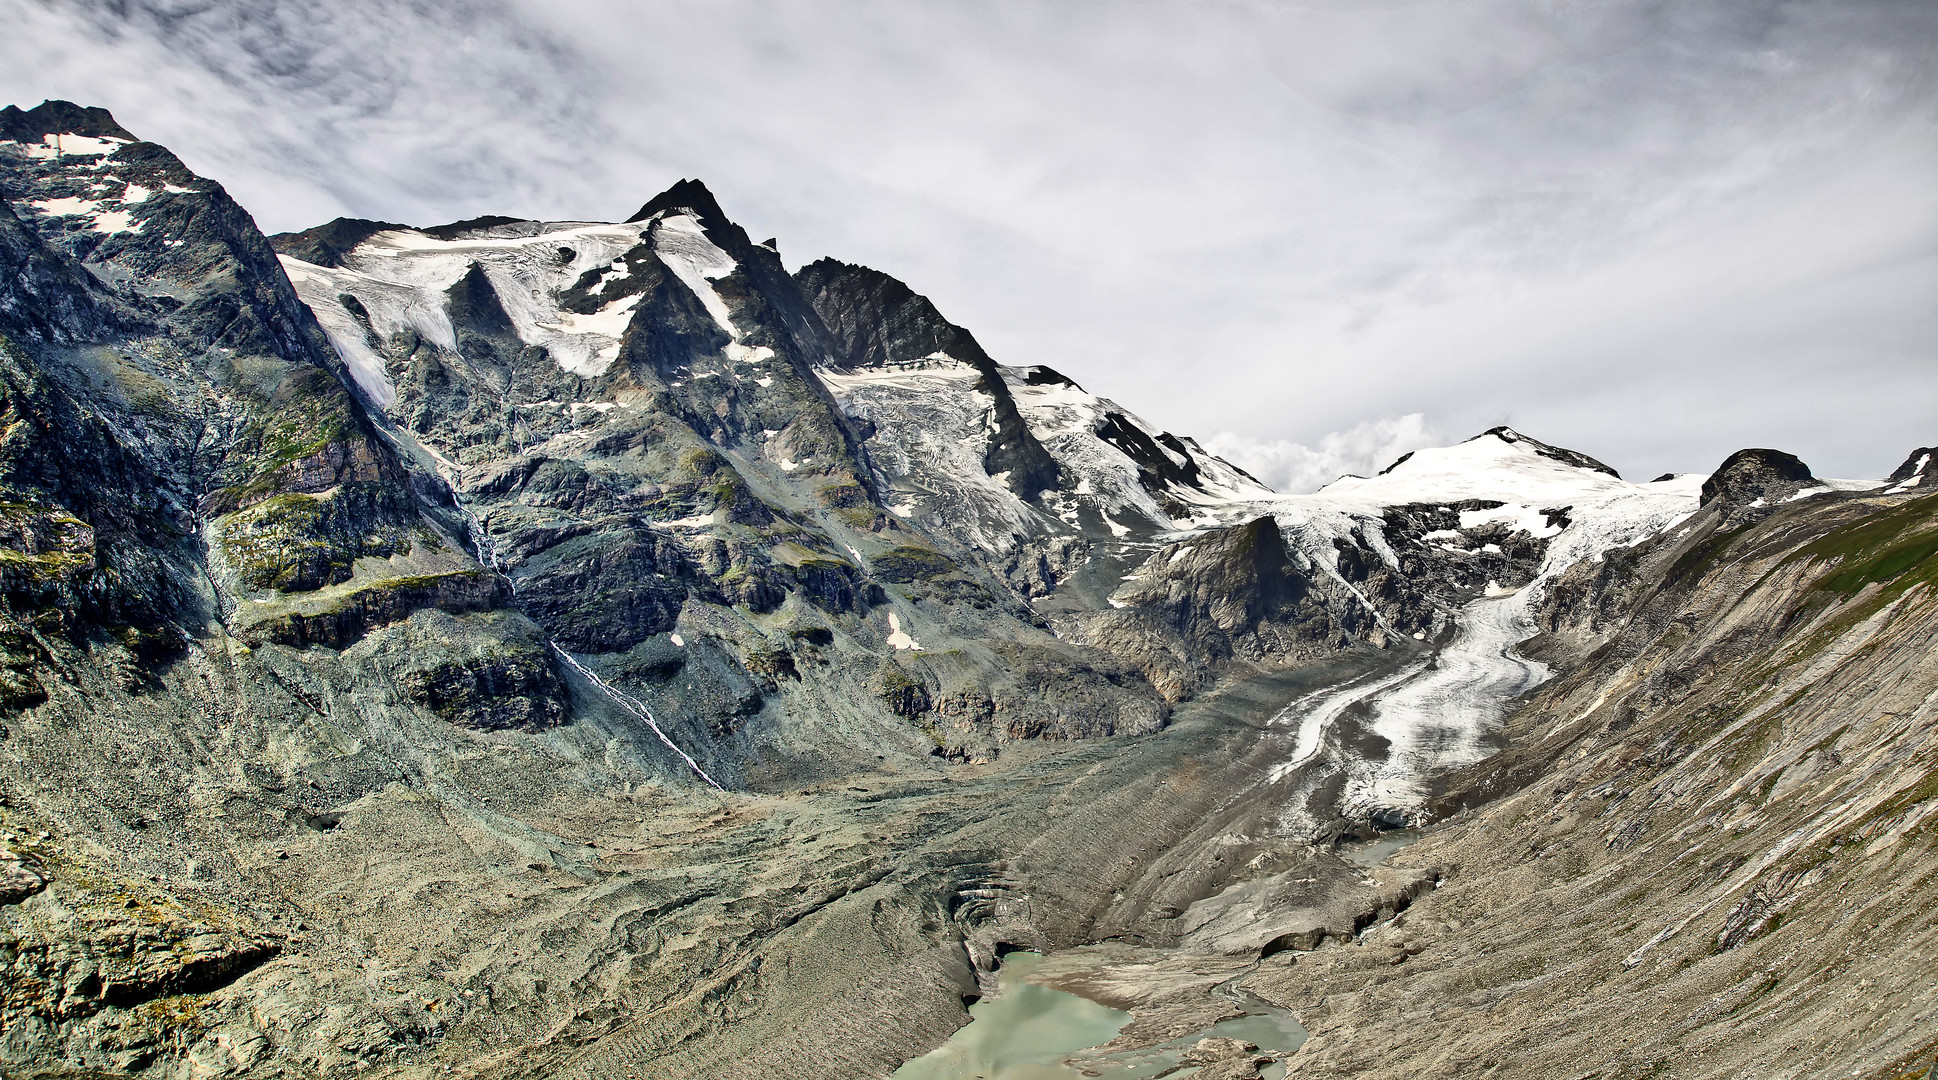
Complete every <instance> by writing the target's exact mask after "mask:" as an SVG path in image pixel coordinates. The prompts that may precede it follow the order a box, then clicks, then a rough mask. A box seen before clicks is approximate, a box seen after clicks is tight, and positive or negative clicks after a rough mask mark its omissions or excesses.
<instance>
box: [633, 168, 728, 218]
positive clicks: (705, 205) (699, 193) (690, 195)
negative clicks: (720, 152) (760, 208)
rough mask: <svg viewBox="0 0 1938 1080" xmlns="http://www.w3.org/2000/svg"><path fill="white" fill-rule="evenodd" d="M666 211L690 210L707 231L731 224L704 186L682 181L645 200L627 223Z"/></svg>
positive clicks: (717, 202) (692, 181)
mask: <svg viewBox="0 0 1938 1080" xmlns="http://www.w3.org/2000/svg"><path fill="white" fill-rule="evenodd" d="M667 210H691V211H693V212H694V213H695V214H697V215H699V218H700V223H701V224H702V225H705V226H706V227H707V228H709V229H717V228H725V227H727V226H730V225H732V224H733V221H732V219H731V218H729V217H727V212H726V211H725V210H722V209H721V208H720V201H719V200H718V199H716V198H714V197H713V192H711V191H709V190H707V186H706V184H704V183H702V182H700V181H698V180H686V179H682V180H679V181H678V182H676V183H674V185H673V186H672V187H670V188H667V189H666V190H665V191H662V192H660V193H659V194H658V195H655V196H653V197H652V198H650V199H648V200H646V205H644V206H642V207H640V208H639V210H638V212H636V213H634V214H633V216H631V217H629V218H627V219H626V220H627V221H628V222H633V221H645V220H646V219H647V218H650V217H652V216H653V215H654V214H658V213H662V212H664V211H667Z"/></svg>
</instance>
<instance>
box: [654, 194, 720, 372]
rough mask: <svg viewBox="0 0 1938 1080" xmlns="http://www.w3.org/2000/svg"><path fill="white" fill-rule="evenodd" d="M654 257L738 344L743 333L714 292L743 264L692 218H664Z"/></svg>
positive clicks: (698, 221)
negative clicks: (719, 281) (717, 283)
mask: <svg viewBox="0 0 1938 1080" xmlns="http://www.w3.org/2000/svg"><path fill="white" fill-rule="evenodd" d="M653 254H655V255H657V256H659V261H660V262H662V263H665V264H666V268H667V269H668V270H671V271H673V276H674V277H676V278H679V279H680V283H681V284H683V285H685V286H686V287H687V288H688V289H691V290H692V291H693V295H694V296H696V297H698V298H699V300H700V304H701V306H702V307H705V308H706V309H707V314H708V315H711V316H713V321H714V322H716V323H718V324H720V329H722V330H725V331H726V332H727V336H728V337H730V338H732V339H734V341H736V342H738V341H739V340H740V330H739V329H738V328H736V327H735V326H734V324H733V317H732V316H731V315H730V314H729V313H728V311H727V302H726V301H725V300H722V299H721V298H720V294H719V293H718V292H715V291H714V288H713V281H714V279H715V278H723V277H726V276H727V275H728V274H731V273H733V272H734V270H735V269H736V268H738V266H739V264H738V263H736V262H734V261H733V256H731V255H729V254H727V253H726V252H725V251H722V250H721V249H720V248H719V247H718V246H716V245H715V244H714V242H713V241H712V240H709V239H707V234H706V228H705V227H704V226H702V225H701V224H700V219H699V218H696V217H694V216H693V215H691V214H670V215H668V216H666V217H663V218H660V219H659V222H658V228H656V229H654V230H653Z"/></svg>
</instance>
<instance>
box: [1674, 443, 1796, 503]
mask: <svg viewBox="0 0 1938 1080" xmlns="http://www.w3.org/2000/svg"><path fill="white" fill-rule="evenodd" d="M1816 482H1817V479H1816V477H1814V476H1812V475H1810V466H1808V465H1805V464H1804V463H1803V462H1802V461H1799V460H1798V459H1797V457H1796V455H1794V454H1786V453H1784V452H1783V451H1781V450H1768V449H1761V448H1752V449H1749V450H1738V451H1737V452H1735V453H1734V454H1731V455H1730V456H1729V457H1728V458H1725V459H1724V461H1723V463H1722V465H1720V466H1718V467H1717V469H1716V471H1715V473H1713V474H1712V475H1711V476H1710V477H1709V479H1707V480H1705V481H1703V485H1702V505H1704V506H1708V505H1709V504H1711V503H1713V502H1717V501H1719V500H1720V501H1721V502H1722V503H1723V505H1725V506H1729V507H1747V506H1750V505H1753V504H1756V503H1759V502H1760V503H1761V504H1763V505H1766V506H1767V505H1775V504H1777V503H1780V502H1783V501H1785V500H1787V499H1789V498H1790V497H1791V496H1793V495H1795V494H1796V493H1797V492H1799V491H1801V490H1802V489H1804V488H1806V487H1810V486H1812V485H1813V484H1815V483H1816Z"/></svg>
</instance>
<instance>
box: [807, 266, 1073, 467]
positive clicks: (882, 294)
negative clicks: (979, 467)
mask: <svg viewBox="0 0 1938 1080" xmlns="http://www.w3.org/2000/svg"><path fill="white" fill-rule="evenodd" d="M794 277H795V281H796V282H798V283H799V285H800V287H801V291H802V292H803V293H804V294H805V295H806V297H807V299H808V302H809V303H810V304H812V305H813V307H814V311H815V314H817V315H819V316H820V317H821V321H822V322H823V323H824V324H826V326H827V327H828V333H829V337H830V340H831V343H832V345H833V346H834V354H833V358H832V359H833V364H832V366H834V367H837V368H847V369H852V368H882V367H892V366H895V365H898V364H911V363H917V362H919V361H921V360H923V359H925V358H927V357H931V356H934V355H936V354H938V353H939V354H942V355H946V356H949V357H952V358H954V359H957V360H960V361H963V362H965V363H968V364H970V365H971V366H973V367H975V369H976V370H977V371H978V372H980V373H981V375H982V378H981V379H979V380H978V381H977V382H976V384H975V388H976V389H977V390H979V391H981V392H982V393H985V394H988V395H989V397H990V400H991V402H992V408H993V413H992V420H993V422H994V425H995V430H994V432H993V433H992V434H991V437H990V439H989V445H988V449H987V450H986V451H985V452H984V455H983V470H984V471H985V472H987V473H988V474H989V475H991V476H995V475H997V474H1007V475H1008V483H1009V485H1010V487H1011V489H1012V490H1015V491H1017V492H1019V493H1021V494H1022V495H1023V497H1024V498H1025V499H1026V500H1034V499H1036V498H1037V497H1038V494H1039V493H1040V492H1042V491H1044V490H1046V489H1054V488H1055V487H1056V486H1057V479H1058V472H1059V470H1058V466H1057V463H1056V459H1055V458H1052V457H1051V456H1050V454H1049V452H1048V451H1046V450H1045V449H1044V448H1043V445H1042V444H1041V443H1039V442H1038V441H1037V440H1036V436H1035V435H1033V434H1031V433H1030V430H1029V426H1028V425H1027V424H1025V423H1024V422H1023V417H1022V415H1021V414H1020V413H1019V412H1018V411H1017V408H1016V400H1015V398H1014V397H1013V396H1012V395H1011V394H1010V392H1009V388H1008V387H1007V386H1005V385H1004V383H1003V378H1002V375H1001V374H1000V373H999V372H998V371H997V368H996V363H995V361H993V360H991V359H990V358H989V354H988V353H986V352H984V351H983V347H982V346H981V345H980V344H978V343H977V341H976V339H975V337H974V335H972V334H970V333H969V331H967V330H964V329H963V328H961V327H959V326H957V325H955V324H954V323H951V322H949V321H948V320H946V319H944V318H943V317H942V313H941V312H939V311H937V310H936V309H935V305H934V304H933V303H931V302H929V300H928V298H927V297H924V296H918V295H916V294H915V293H914V292H913V291H911V290H910V289H909V287H908V286H907V285H904V284H902V283H901V282H900V281H897V280H895V279H894V278H892V277H889V276H888V275H887V274H884V273H882V272H880V271H879V270H870V269H868V268H867V267H865V266H852V265H850V264H847V263H843V262H839V261H837V260H834V259H821V260H818V261H816V262H812V263H809V264H808V265H807V266H804V267H802V268H801V269H800V271H799V272H798V273H797V274H795V276H794Z"/></svg>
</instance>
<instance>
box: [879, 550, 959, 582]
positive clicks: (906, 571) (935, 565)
mask: <svg viewBox="0 0 1938 1080" xmlns="http://www.w3.org/2000/svg"><path fill="white" fill-rule="evenodd" d="M873 569H874V573H875V576H876V577H877V578H880V579H881V580H883V581H888V582H894V583H895V584H898V585H902V584H907V583H909V582H914V581H930V580H933V579H935V578H939V577H943V576H946V575H948V574H953V573H955V572H956V571H957V570H958V569H959V568H958V567H957V566H956V564H955V563H954V562H953V561H952V560H951V559H950V558H949V557H948V556H946V555H944V554H942V553H941V552H939V551H932V550H930V549H928V548H918V547H909V546H907V545H903V546H900V547H895V548H890V549H889V550H888V551H886V552H884V553H883V554H880V555H877V556H875V558H874V560H873Z"/></svg>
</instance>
